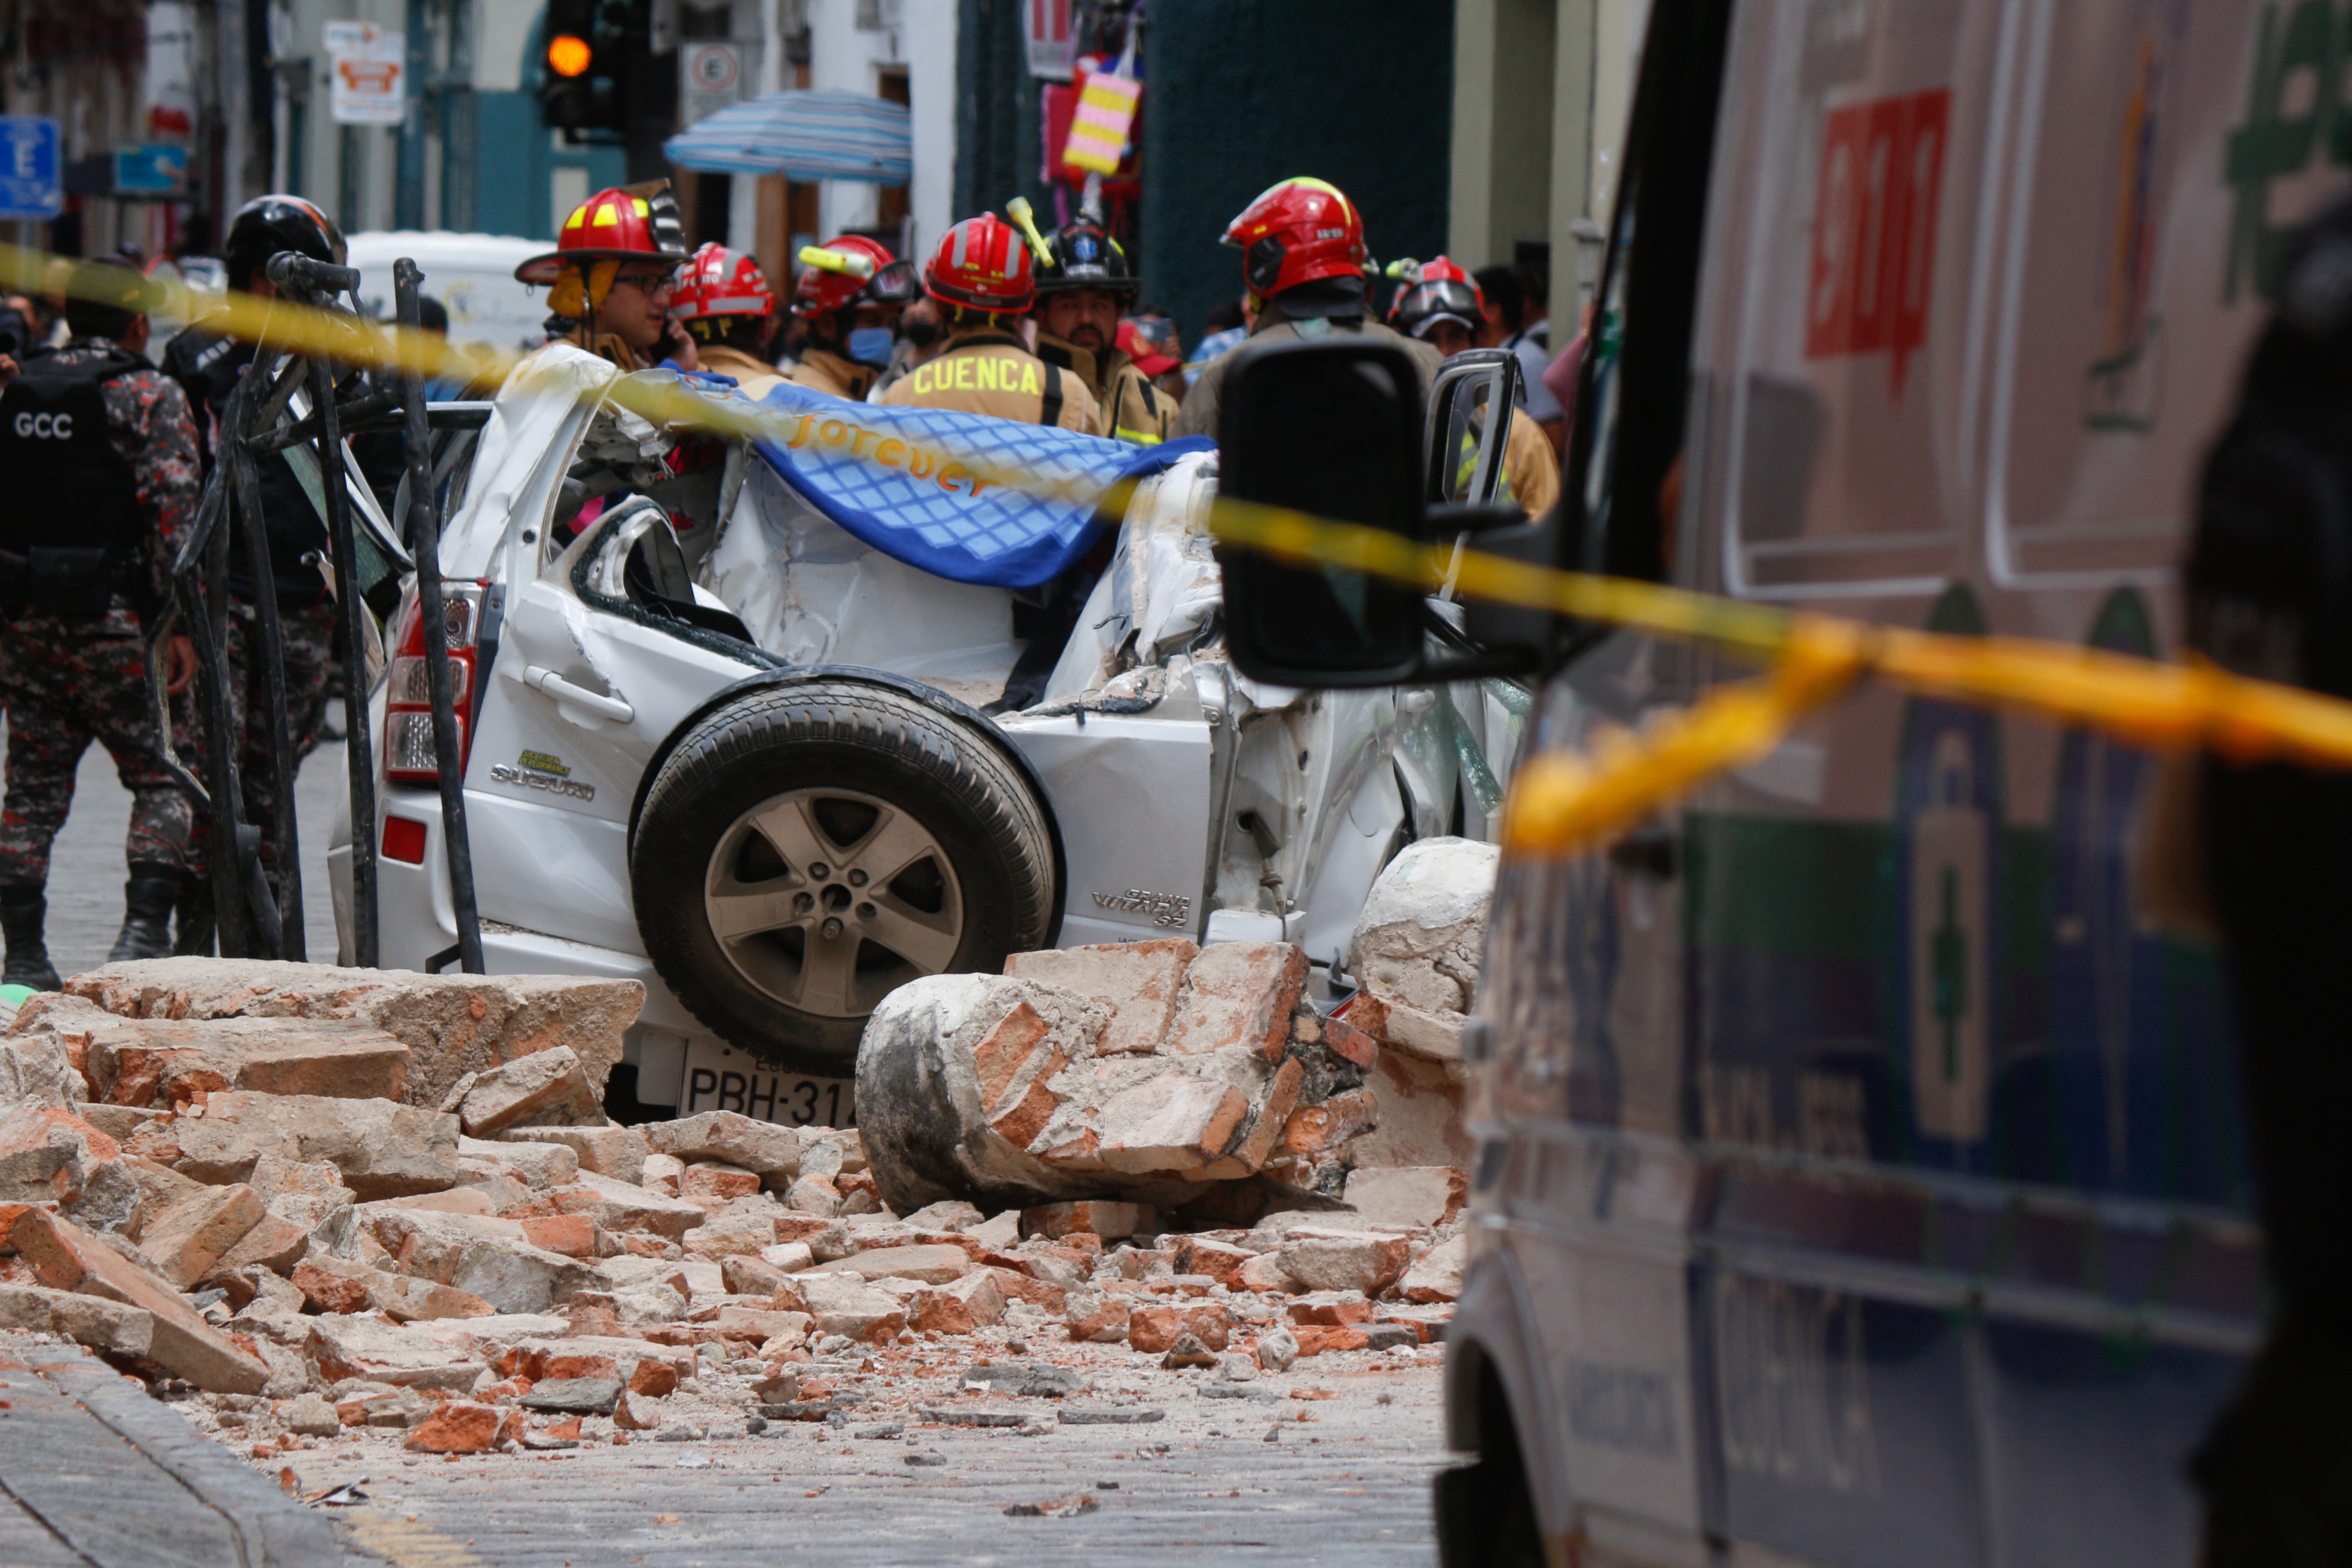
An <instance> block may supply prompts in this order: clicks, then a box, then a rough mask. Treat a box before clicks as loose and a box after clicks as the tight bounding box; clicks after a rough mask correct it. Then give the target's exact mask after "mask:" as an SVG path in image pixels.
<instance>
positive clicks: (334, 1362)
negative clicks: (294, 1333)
mask: <svg viewBox="0 0 2352 1568" xmlns="http://www.w3.org/2000/svg"><path fill="white" fill-rule="evenodd" d="M307 1321H308V1322H309V1324H310V1338H309V1340H308V1342H306V1343H305V1344H304V1346H303V1353H304V1354H305V1355H307V1356H308V1357H309V1358H310V1363H311V1364H312V1365H313V1366H315V1367H317V1368H318V1369H319V1376H320V1379H321V1380H323V1381H325V1382H328V1383H341V1381H342V1380H343V1379H345V1378H350V1377H356V1378H364V1379H366V1380H367V1381H368V1382H370V1383H383V1384H392V1385H394V1386H395V1387H400V1388H440V1389H447V1390H450V1391H452V1392H455V1393H464V1392H465V1391H467V1390H468V1389H470V1388H472V1387H473V1386H474V1384H475V1383H476V1381H477V1380H478V1379H480V1378H481V1377H483V1376H484V1374H485V1373H486V1371H487V1369H486V1368H485V1367H484V1366H483V1365H482V1363H480V1362H478V1361H476V1360H475V1359H474V1358H473V1357H472V1356H471V1355H467V1354H465V1353H463V1352H459V1351H457V1349H455V1348H453V1347H452V1346H449V1345H446V1344H444V1343H443V1342H440V1341H439V1340H436V1339H435V1338H434V1337H433V1336H432V1335H430V1334H428V1333H425V1331H422V1330H420V1329H414V1328H407V1327H404V1326H402V1325H400V1324H398V1323H393V1322H388V1321H385V1320H383V1319H382V1318H379V1317H376V1316H373V1314H362V1315H359V1316H351V1317H346V1316H342V1315H341V1314H329V1315H327V1316H323V1317H317V1318H311V1319H309V1320H307Z"/></svg>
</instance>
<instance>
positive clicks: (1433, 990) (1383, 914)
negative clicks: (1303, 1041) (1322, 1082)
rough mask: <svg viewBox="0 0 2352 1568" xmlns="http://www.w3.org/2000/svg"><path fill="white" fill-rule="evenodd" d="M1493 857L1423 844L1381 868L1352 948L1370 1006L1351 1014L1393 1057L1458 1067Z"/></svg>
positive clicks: (1474, 849)
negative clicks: (1394, 1052) (1406, 1055)
mask: <svg viewBox="0 0 2352 1568" xmlns="http://www.w3.org/2000/svg"><path fill="white" fill-rule="evenodd" d="M1499 855H1500V851H1499V850H1498V849H1497V848H1496V847H1495V846H1494V845H1491V844H1478V843H1474V842H1472V841H1471V840H1469V839H1466V838H1424V839H1421V840H1419V841H1418V842H1415V843H1412V844H1409V845H1407V846H1405V847H1404V848H1403V849H1402V851H1400V852H1399V854H1398V855H1397V858H1395V859H1394V860H1391V862H1389V864H1388V866H1387V867H1386V868H1383V869H1382V870H1381V874H1380V877H1379V879H1377V880H1375V881H1374V882H1373V884H1372V890H1371V893H1370V896H1369V897H1367V898H1366V900H1365V901H1364V910H1363V913H1362V914H1360V915H1359V916H1358V917H1357V920H1356V929H1355V932H1354V934H1353V935H1352V936H1351V937H1350V939H1349V951H1350V954H1351V961H1352V967H1353V969H1354V972H1355V973H1356V974H1357V976H1358V978H1359V979H1360V982H1361V983H1362V984H1363V987H1364V993H1365V998H1366V1002H1369V1003H1370V1004H1374V1005H1366V1003H1365V1002H1360V1003H1359V1004H1358V1005H1357V1006H1356V1007H1354V1008H1351V1009H1350V1010H1349V1017H1350V1018H1351V1019H1352V1020H1353V1021H1354V1022H1355V1023H1356V1024H1357V1026H1359V1027H1360V1028H1363V1029H1365V1030H1366V1031H1367V1032H1368V1033H1370V1034H1372V1035H1374V1036H1375V1037H1378V1038H1379V1039H1380V1040H1381V1042H1382V1043H1383V1044H1385V1045H1388V1046H1390V1047H1393V1048H1395V1049H1397V1050H1401V1051H1407V1052H1411V1053H1412V1054H1414V1055H1417V1056H1421V1057H1425V1058H1430V1059H1432V1060H1436V1061H1443V1062H1447V1063H1459V1062H1460V1061H1461V1059H1462V1019H1463V1016H1464V1015H1465V1014H1466V1013H1467V1012H1468V1011H1469V1010H1470V1005H1471V1003H1472V1001H1473V999H1474V997H1475V993H1476V991H1477V987H1478V966H1479V964H1480V963H1482V962H1483V960H1484V956H1485V952H1486V911H1487V906H1488V903H1489V901H1490V900H1492V899H1493V897H1494V891H1495V871H1496V864H1497V861H1498V858H1499Z"/></svg>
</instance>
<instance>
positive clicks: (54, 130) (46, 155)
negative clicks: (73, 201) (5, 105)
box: [0, 114, 65, 218]
mask: <svg viewBox="0 0 2352 1568" xmlns="http://www.w3.org/2000/svg"><path fill="white" fill-rule="evenodd" d="M60 145H61V144H60V142H59V141H58V122H57V121H54V120H51V119H49V118H48V117H47V116H46V115H37V114H5V115H0V218H11V217H14V218H26V217H38V218H47V217H55V216H58V209H59V208H61V207H63V206H64V205H65V192H64V188H63V184H64V182H63V180H62V178H61V175H62V174H63V172H64V160H63V158H62V157H61V156H60V154H59V148H60Z"/></svg>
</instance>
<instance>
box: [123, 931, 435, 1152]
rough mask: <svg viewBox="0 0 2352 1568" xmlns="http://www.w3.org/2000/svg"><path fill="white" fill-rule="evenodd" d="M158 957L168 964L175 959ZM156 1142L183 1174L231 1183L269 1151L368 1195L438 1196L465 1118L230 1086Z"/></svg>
mask: <svg viewBox="0 0 2352 1568" xmlns="http://www.w3.org/2000/svg"><path fill="white" fill-rule="evenodd" d="M148 962H153V963H166V962H170V961H168V960H162V959H157V960H151V961H148ZM133 1143H134V1146H135V1147H136V1148H137V1149H138V1151H139V1152H145V1151H146V1150H147V1148H149V1147H150V1146H151V1145H152V1147H154V1148H155V1150H156V1152H155V1154H154V1155H153V1157H156V1158H163V1152H162V1151H163V1150H164V1149H169V1150H170V1151H171V1153H172V1157H171V1158H169V1159H167V1160H166V1161H165V1163H168V1164H170V1165H172V1166H173V1168H174V1169H176V1170H177V1171H179V1172H180V1173H181V1174H183V1175H188V1176H194V1178H195V1179H196V1180H198V1181H200V1182H206V1183H211V1184H226V1183H229V1182H242V1181H245V1180H246V1179H247V1177H248V1176H250V1175H251V1174H252V1173H253V1169H254V1166H255V1165H256V1164H257V1163H258V1162H259V1161H260V1160H261V1158H262V1157H263V1156H264V1155H268V1154H275V1155H277V1156H278V1157H279V1158H280V1159H284V1160H288V1161H295V1162H300V1163H315V1162H321V1161H323V1162H324V1163H328V1164H331V1165H332V1166H334V1167H335V1169H336V1170H337V1172H339V1173H341V1176H342V1179H343V1184H344V1185H346V1186H348V1187H350V1188H351V1189H352V1193H353V1194H356V1195H357V1196H359V1197H361V1198H362V1199H373V1198H395V1197H403V1196H406V1195H407V1194H412V1193H436V1192H440V1191H442V1190H443V1189H445V1188H447V1187H453V1186H455V1185H457V1181H458V1178H459V1177H460V1176H462V1175H463V1174H464V1173H463V1172H461V1171H459V1170H458V1169H457V1165H456V1164H455V1163H454V1162H455V1159H456V1156H457V1118H456V1117H454V1116H443V1115H440V1114H438V1113H436V1112H434V1111H429V1110H416V1109H415V1108H414V1107H412V1106H406V1105H398V1104H394V1103H393V1102H391V1101H389V1100H336V1099H331V1098H328V1097H325V1096H321V1095H310V1094H256V1093H251V1092H248V1091H245V1090H229V1091H227V1092H226V1093H219V1094H215V1095H213V1096H211V1097H210V1098H209V1099H207V1100H205V1113H204V1115H203V1116H202V1117H201V1118H196V1117H181V1118H179V1119H177V1120H176V1121H173V1123H172V1124H171V1125H170V1126H169V1127H151V1128H149V1129H147V1130H144V1131H142V1132H141V1133H140V1134H139V1136H138V1137H137V1138H136V1139H134V1140H133Z"/></svg>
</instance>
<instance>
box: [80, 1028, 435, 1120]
mask: <svg viewBox="0 0 2352 1568" xmlns="http://www.w3.org/2000/svg"><path fill="white" fill-rule="evenodd" d="M408 1060H409V1051H408V1047H406V1046H404V1045H403V1044H401V1043H400V1042H399V1041H398V1040H396V1039H394V1038H393V1037H391V1036H390V1035H388V1034H386V1033H384V1032H383V1030H382V1029H378V1028H374V1027H372V1026H369V1025H366V1024H362V1023H355V1022H352V1021H351V1020H348V1019H332V1018H221V1019H215V1020H205V1021H203V1022H189V1021H184V1020H183V1021H173V1020H171V1019H163V1018H118V1017H115V1016H111V1015H110V1014H100V1015H99V1016H98V1018H97V1019H96V1020H95V1021H94V1022H92V1023H91V1024H90V1026H89V1040H88V1045H87V1047H86V1051H85V1055H84V1057H83V1059H82V1076H83V1077H84V1078H85V1079H88V1080H89V1089H90V1093H91V1095H92V1096H93V1097H94V1098H96V1099H99V1100H104V1101H106V1102H107V1103H108V1104H110V1105H127V1106H134V1107H147V1108H152V1109H155V1110H168V1109H170V1108H171V1107H173V1106H174V1105H184V1104H187V1103H188V1102H190V1101H192V1100H199V1099H201V1098H202V1097H204V1096H205V1095H208V1094H210V1093H213V1092H215V1091H216V1090H219V1089H252V1090H255V1091H256V1092H258V1093H262V1094H315V1095H324V1096H328V1097H330V1098H335V1099H369V1098H374V1099H383V1100H398V1099H399V1098H400V1090H401V1085H402V1084H403V1082H404V1080H405V1079H406V1077H407V1073H408Z"/></svg>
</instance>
